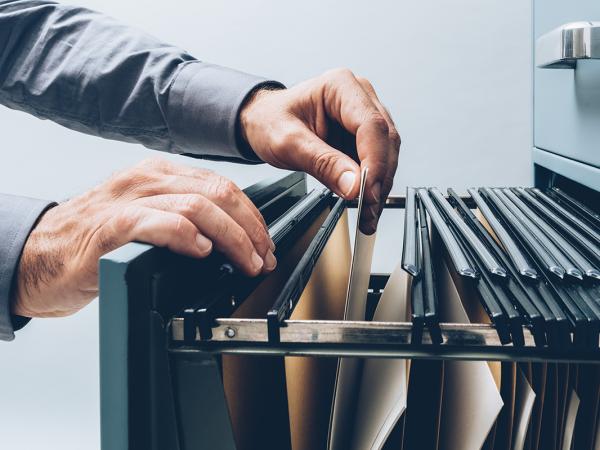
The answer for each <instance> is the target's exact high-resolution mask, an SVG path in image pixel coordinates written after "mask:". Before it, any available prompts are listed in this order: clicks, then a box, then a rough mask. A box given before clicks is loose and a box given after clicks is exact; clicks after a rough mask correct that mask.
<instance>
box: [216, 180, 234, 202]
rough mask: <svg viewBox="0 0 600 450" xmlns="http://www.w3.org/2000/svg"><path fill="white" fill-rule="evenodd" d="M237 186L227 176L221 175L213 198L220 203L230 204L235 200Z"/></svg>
mask: <svg viewBox="0 0 600 450" xmlns="http://www.w3.org/2000/svg"><path fill="white" fill-rule="evenodd" d="M236 194H237V186H236V185H235V184H233V183H232V182H231V181H229V180H228V179H227V178H223V177H219V178H218V182H217V183H215V186H214V189H213V193H212V196H213V200H214V201H216V202H217V203H218V204H221V205H222V204H230V203H232V202H234V201H235V196H236Z"/></svg>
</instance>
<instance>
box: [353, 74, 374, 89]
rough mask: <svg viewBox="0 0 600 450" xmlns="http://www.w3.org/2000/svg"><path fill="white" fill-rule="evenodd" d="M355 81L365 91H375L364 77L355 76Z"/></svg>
mask: <svg viewBox="0 0 600 450" xmlns="http://www.w3.org/2000/svg"><path fill="white" fill-rule="evenodd" d="M356 79H357V80H358V82H359V83H360V84H361V86H363V87H365V88H367V89H369V90H371V91H374V90H375V89H374V88H373V84H372V83H371V82H370V81H369V80H368V79H366V78H365V77H360V76H357V77H356Z"/></svg>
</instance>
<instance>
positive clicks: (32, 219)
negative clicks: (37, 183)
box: [0, 194, 55, 341]
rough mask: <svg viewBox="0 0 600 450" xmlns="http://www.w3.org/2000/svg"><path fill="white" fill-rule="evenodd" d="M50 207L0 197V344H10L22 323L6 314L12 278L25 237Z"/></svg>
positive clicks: (10, 196) (4, 196)
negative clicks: (3, 342) (8, 342)
mask: <svg viewBox="0 0 600 450" xmlns="http://www.w3.org/2000/svg"><path fill="white" fill-rule="evenodd" d="M54 204H55V203H53V202H49V201H46V200H39V199H33V198H27V197H17V196H14V195H7V194H0V235H1V236H2V239H1V240H0V340H5V341H12V340H13V339H14V338H15V333H14V331H15V327H16V328H19V327H21V326H23V325H25V323H26V322H25V323H23V322H24V321H23V320H19V318H17V317H16V316H11V313H10V302H11V295H12V287H13V285H14V278H15V274H16V271H17V267H18V266H19V260H20V259H21V253H22V251H23V247H24V245H25V241H26V240H27V238H28V237H29V233H30V232H31V230H32V228H33V226H34V225H35V223H36V222H37V220H38V218H39V217H40V216H41V215H42V213H43V212H44V211H46V210H47V209H48V208H49V207H50V206H52V205H54ZM13 320H14V323H13Z"/></svg>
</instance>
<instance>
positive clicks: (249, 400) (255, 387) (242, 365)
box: [222, 210, 329, 450]
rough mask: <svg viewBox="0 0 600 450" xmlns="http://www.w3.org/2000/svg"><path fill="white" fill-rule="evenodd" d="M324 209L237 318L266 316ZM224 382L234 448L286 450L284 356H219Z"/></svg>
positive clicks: (248, 300) (241, 308)
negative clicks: (234, 443) (275, 449)
mask: <svg viewBox="0 0 600 450" xmlns="http://www.w3.org/2000/svg"><path fill="white" fill-rule="evenodd" d="M328 213H329V210H325V211H323V212H322V213H321V215H320V216H319V217H318V218H317V219H316V220H315V222H314V223H313V224H312V225H311V227H310V228H309V229H308V230H307V231H306V232H305V233H304V235H302V237H301V238H300V239H298V241H297V242H296V243H295V244H294V246H293V247H292V248H291V249H290V250H289V251H288V252H287V253H286V255H285V256H284V257H283V258H280V260H279V261H278V264H277V268H276V269H275V271H274V272H273V273H272V274H271V275H270V276H269V277H267V278H266V279H265V281H263V282H262V283H261V284H260V285H259V286H258V287H257V288H256V289H255V290H254V292H252V294H250V296H248V298H246V300H245V301H244V303H242V304H241V305H240V307H239V308H238V309H237V310H236V311H235V313H234V314H233V317H236V318H264V317H265V315H266V313H267V311H268V309H269V308H270V307H271V305H272V304H273V302H274V301H275V299H276V298H277V295H278V293H279V292H281V289H282V287H283V285H284V284H285V282H286V281H287V280H288V278H289V276H290V274H291V272H292V270H293V269H294V267H296V265H297V264H298V261H299V260H300V258H301V257H302V255H303V254H304V252H305V251H306V248H307V247H308V245H309V244H310V242H311V240H312V239H313V237H314V236H315V234H316V233H317V231H318V229H319V227H320V226H321V224H322V223H323V221H324V220H325V218H326V217H327V214H328ZM222 366H223V387H224V389H225V397H226V399H227V404H228V407H229V414H230V417H231V425H232V428H233V433H234V437H235V442H236V448H237V449H238V450H255V449H257V448H260V449H267V448H277V449H282V450H284V449H287V448H289V442H290V427H289V419H288V402H287V392H286V380H285V366H284V360H283V358H281V357H269V356H246V355H223V357H222Z"/></svg>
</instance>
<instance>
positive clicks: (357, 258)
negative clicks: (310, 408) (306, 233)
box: [329, 168, 375, 450]
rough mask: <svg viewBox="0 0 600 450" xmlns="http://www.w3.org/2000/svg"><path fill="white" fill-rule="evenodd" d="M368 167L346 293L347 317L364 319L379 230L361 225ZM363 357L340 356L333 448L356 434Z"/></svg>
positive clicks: (343, 449) (341, 449)
mask: <svg viewBox="0 0 600 450" xmlns="http://www.w3.org/2000/svg"><path fill="white" fill-rule="evenodd" d="M368 171H369V169H368V168H365V169H363V172H362V174H361V188H360V195H359V203H358V214H357V221H356V235H355V239H354V252H353V254H352V266H351V271H350V280H349V282H348V291H347V295H346V309H345V311H344V319H345V320H364V319H365V309H366V302H367V292H368V289H369V278H370V276H371V260H372V258H373V247H374V244H375V233H373V234H372V235H366V234H363V233H362V232H361V231H360V229H359V222H360V217H361V212H362V202H363V198H364V188H365V181H366V179H367V175H368ZM361 362H362V361H361V360H360V359H359V358H340V361H339V364H338V370H337V378H336V383H335V396H334V401H333V410H332V414H331V422H330V430H329V449H331V450H347V449H348V446H349V441H350V438H351V435H352V430H351V427H352V424H353V420H352V418H353V415H354V411H355V408H356V400H357V398H358V396H357V386H358V383H359V382H360V371H361V366H362V364H361Z"/></svg>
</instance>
